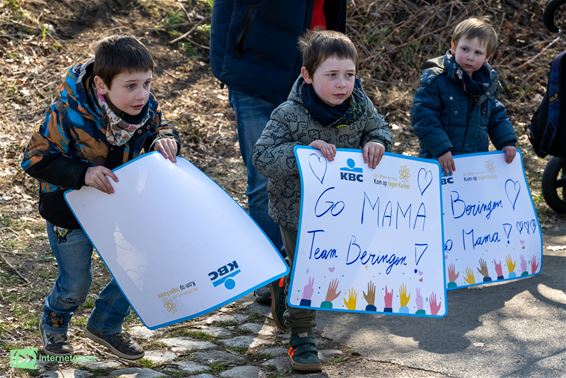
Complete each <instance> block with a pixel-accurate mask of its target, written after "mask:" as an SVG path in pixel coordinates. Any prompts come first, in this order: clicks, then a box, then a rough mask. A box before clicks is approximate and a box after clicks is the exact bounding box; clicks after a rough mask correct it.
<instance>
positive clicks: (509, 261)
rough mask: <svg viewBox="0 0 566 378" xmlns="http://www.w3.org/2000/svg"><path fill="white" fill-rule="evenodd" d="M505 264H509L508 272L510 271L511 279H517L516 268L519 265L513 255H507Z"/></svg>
mask: <svg viewBox="0 0 566 378" xmlns="http://www.w3.org/2000/svg"><path fill="white" fill-rule="evenodd" d="M505 264H507V270H508V271H509V278H515V277H516V275H515V266H516V265H517V264H516V263H515V261H514V260H513V258H511V255H507V258H505Z"/></svg>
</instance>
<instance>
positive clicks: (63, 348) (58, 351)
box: [39, 320, 73, 356]
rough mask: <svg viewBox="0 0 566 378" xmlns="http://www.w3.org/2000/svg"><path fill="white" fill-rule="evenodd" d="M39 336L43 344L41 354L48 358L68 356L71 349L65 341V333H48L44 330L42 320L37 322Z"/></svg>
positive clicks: (71, 351)
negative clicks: (46, 355)
mask: <svg viewBox="0 0 566 378" xmlns="http://www.w3.org/2000/svg"><path fill="white" fill-rule="evenodd" d="M39 334H40V336H41V342H42V344H43V352H44V353H45V354H48V355H50V356H68V355H70V354H72V353H73V347H72V346H71V344H69V342H68V341H67V333H66V332H65V333H49V332H47V331H46V330H45V327H44V325H43V320H40V321H39Z"/></svg>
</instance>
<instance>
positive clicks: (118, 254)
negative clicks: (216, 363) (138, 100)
mask: <svg viewBox="0 0 566 378" xmlns="http://www.w3.org/2000/svg"><path fill="white" fill-rule="evenodd" d="M114 173H115V174H116V176H118V178H119V179H120V181H119V182H112V186H113V187H114V190H115V192H114V193H112V194H104V193H102V192H100V191H99V190H97V189H95V188H92V187H86V186H85V187H83V188H82V189H81V190H74V191H68V192H66V193H65V199H66V200H67V202H68V203H69V205H70V207H71V209H72V211H73V213H74V214H75V216H76V217H77V219H78V220H79V222H80V224H81V226H82V227H83V229H84V230H85V232H86V233H87V235H88V237H89V238H90V240H91V241H92V242H93V244H94V245H95V246H96V249H97V251H98V253H99V254H100V256H101V257H102V259H103V260H104V262H105V263H106V265H107V266H108V268H109V270H110V271H111V272H112V275H113V276H114V278H115V279H116V281H117V282H118V285H119V286H120V288H121V289H122V291H123V292H124V294H125V296H126V297H127V298H128V300H129V301H130V304H131V305H132V307H133V309H134V310H135V311H136V313H137V314H138V315H139V317H140V318H141V320H142V322H143V323H144V324H145V325H146V326H147V327H148V328H150V329H156V328H160V327H164V326H167V325H170V324H173V323H177V322H180V321H183V320H188V319H192V318H194V317H197V316H200V315H203V314H206V313H208V312H210V311H212V310H214V309H217V308H219V307H221V306H223V305H225V304H227V303H230V302H232V301H234V300H236V299H238V298H241V297H242V296H244V295H246V294H247V293H249V292H251V291H253V290H254V289H256V288H258V287H261V286H263V285H265V284H266V283H268V282H270V281H273V280H274V279H276V278H279V277H281V276H284V275H286V274H287V273H288V267H287V265H286V264H285V262H284V261H283V259H282V257H281V256H280V255H279V253H278V251H277V249H276V248H275V247H274V246H273V244H272V243H271V241H270V240H269V239H268V238H267V236H266V235H265V234H264V233H263V231H262V230H261V229H260V228H259V227H258V226H257V225H256V224H255V222H254V221H253V220H252V219H251V217H250V216H249V215H248V214H247V213H246V212H245V211H244V210H243V209H242V208H241V207H240V206H239V205H238V204H237V203H236V202H235V201H234V200H233V199H232V198H231V197H230V196H229V195H228V194H227V193H226V192H224V191H223V190H222V189H221V188H220V187H219V186H218V185H217V184H216V183H215V182H214V181H212V180H211V179H210V178H209V177H208V176H207V175H205V174H204V173H203V172H201V171H200V170H199V169H198V168H196V167H195V166H194V165H192V164H191V163H189V162H188V161H187V160H185V159H183V158H181V157H179V158H177V163H175V164H173V163H171V162H170V161H168V160H165V159H164V158H163V156H162V155H161V154H160V153H158V152H153V153H149V154H145V155H142V156H140V157H139V158H137V159H135V160H132V161H131V162H129V163H127V164H125V165H123V166H121V167H118V168H116V170H115V171H114Z"/></svg>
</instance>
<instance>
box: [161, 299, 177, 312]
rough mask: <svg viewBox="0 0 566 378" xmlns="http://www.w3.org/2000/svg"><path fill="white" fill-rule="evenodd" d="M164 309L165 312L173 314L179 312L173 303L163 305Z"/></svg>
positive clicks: (168, 302)
mask: <svg viewBox="0 0 566 378" xmlns="http://www.w3.org/2000/svg"><path fill="white" fill-rule="evenodd" d="M163 307H165V310H167V312H171V313H175V312H177V305H176V304H175V303H173V302H171V301H167V302H165V303H163Z"/></svg>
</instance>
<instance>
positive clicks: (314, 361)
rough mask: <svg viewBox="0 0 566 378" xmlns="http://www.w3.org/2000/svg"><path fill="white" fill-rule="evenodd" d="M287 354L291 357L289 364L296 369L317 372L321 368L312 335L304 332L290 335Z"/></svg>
mask: <svg viewBox="0 0 566 378" xmlns="http://www.w3.org/2000/svg"><path fill="white" fill-rule="evenodd" d="M287 354H288V355H289V358H290V359H291V366H292V367H293V369H294V370H296V371H300V372H318V371H321V370H322V364H321V363H320V359H319V358H318V349H317V348H316V342H315V340H314V337H312V335H310V334H308V333H306V332H305V333H299V334H296V335H291V339H290V340H289V350H288V352H287Z"/></svg>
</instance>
